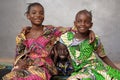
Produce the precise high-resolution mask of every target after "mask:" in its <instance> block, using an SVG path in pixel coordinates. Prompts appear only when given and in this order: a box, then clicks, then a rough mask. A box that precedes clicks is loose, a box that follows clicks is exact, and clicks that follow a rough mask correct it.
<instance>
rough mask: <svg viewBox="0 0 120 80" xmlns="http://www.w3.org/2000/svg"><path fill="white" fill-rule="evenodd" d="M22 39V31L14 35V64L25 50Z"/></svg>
mask: <svg viewBox="0 0 120 80" xmlns="http://www.w3.org/2000/svg"><path fill="white" fill-rule="evenodd" d="M24 40H25V35H24V34H23V33H20V34H19V35H18V36H17V37H16V55H15V62H14V65H15V64H16V62H17V61H18V60H19V58H20V56H21V55H23V54H24V51H25V45H24Z"/></svg>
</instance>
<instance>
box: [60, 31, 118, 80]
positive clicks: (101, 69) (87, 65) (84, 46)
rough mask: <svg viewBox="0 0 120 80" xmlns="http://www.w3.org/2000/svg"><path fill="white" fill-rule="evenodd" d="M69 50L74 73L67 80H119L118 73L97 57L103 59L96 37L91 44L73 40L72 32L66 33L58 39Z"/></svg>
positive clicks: (100, 44)
mask: <svg viewBox="0 0 120 80" xmlns="http://www.w3.org/2000/svg"><path fill="white" fill-rule="evenodd" d="M60 42H62V43H63V44H65V45H66V46H67V48H68V50H69V53H70V56H71V59H72V65H73V68H74V72H73V73H72V75H71V76H70V77H69V78H68V80H120V71H118V70H116V69H113V68H111V67H110V66H105V65H104V64H103V62H102V60H101V59H100V58H99V57H98V55H99V56H100V57H105V56H106V55H105V52H104V48H103V46H102V43H101V42H100V39H99V38H98V37H96V40H95V42H94V43H93V44H89V40H88V39H85V40H78V39H76V38H74V32H67V33H65V34H63V35H62V36H61V38H60Z"/></svg>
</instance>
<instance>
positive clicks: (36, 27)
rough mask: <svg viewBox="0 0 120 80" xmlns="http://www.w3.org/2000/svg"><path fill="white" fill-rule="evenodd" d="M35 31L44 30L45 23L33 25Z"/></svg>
mask: <svg viewBox="0 0 120 80" xmlns="http://www.w3.org/2000/svg"><path fill="white" fill-rule="evenodd" d="M31 30H33V31H40V30H43V25H32V29H31Z"/></svg>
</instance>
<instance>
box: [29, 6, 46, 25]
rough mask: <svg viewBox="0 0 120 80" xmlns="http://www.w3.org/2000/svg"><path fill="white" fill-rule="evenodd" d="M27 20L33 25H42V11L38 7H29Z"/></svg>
mask: <svg viewBox="0 0 120 80" xmlns="http://www.w3.org/2000/svg"><path fill="white" fill-rule="evenodd" d="M27 18H28V19H29V20H30V21H31V23H32V24H33V25H42V22H43V20H44V9H43V7H41V6H40V5H34V6H31V7H30V9H29V12H28V13H27Z"/></svg>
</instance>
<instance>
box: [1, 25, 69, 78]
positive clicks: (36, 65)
mask: <svg viewBox="0 0 120 80" xmlns="http://www.w3.org/2000/svg"><path fill="white" fill-rule="evenodd" d="M30 29H31V28H30ZM30 29H29V30H30ZM29 30H26V31H23V32H21V33H20V34H19V35H18V36H17V37H16V58H15V62H14V68H13V70H12V71H11V72H10V73H8V74H6V75H5V76H4V77H3V80H50V78H51V75H52V74H56V72H57V71H56V67H55V65H54V63H53V61H52V59H51V56H50V51H51V49H52V46H53V45H54V43H55V42H56V40H57V37H59V36H60V35H61V34H62V33H64V32H65V31H67V29H66V28H55V27H52V26H44V33H43V34H42V35H40V36H39V37H38V38H37V39H33V38H31V39H26V37H25V35H26V33H27V32H29Z"/></svg>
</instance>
